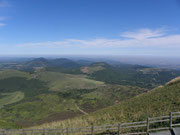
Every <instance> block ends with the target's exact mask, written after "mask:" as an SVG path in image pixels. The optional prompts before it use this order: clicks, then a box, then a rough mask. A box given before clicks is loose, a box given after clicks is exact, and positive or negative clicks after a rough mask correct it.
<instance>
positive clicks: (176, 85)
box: [39, 81, 180, 128]
mask: <svg viewBox="0 0 180 135" xmlns="http://www.w3.org/2000/svg"><path fill="white" fill-rule="evenodd" d="M179 96H180V82H179V81H175V82H173V83H171V84H168V85H166V86H164V87H159V88H156V89H154V90H152V91H150V92H148V93H145V94H142V95H139V96H137V97H135V98H132V99H129V100H126V101H123V102H120V103H119V104H117V105H114V106H112V107H108V108H105V109H102V110H99V111H97V112H94V113H91V114H90V115H88V116H82V117H78V118H74V119H71V120H65V121H60V122H54V123H49V124H44V125H41V126H39V128H43V127H46V128H56V127H67V126H68V127H80V126H82V127H84V126H89V125H90V124H91V123H92V122H93V123H94V124H95V125H102V124H112V123H116V122H130V121H139V120H144V119H145V118H147V117H148V116H149V117H154V116H161V115H168V114H169V112H171V111H180V98H179Z"/></svg>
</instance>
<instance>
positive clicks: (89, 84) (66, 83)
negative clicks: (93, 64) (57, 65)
mask: <svg viewBox="0 0 180 135" xmlns="http://www.w3.org/2000/svg"><path fill="white" fill-rule="evenodd" d="M37 78H38V79H40V80H42V81H45V82H48V85H49V88H50V90H53V91H61V90H69V89H93V88H97V87H99V86H101V85H103V84H104V83H103V82H100V81H95V80H91V79H87V77H86V76H85V75H70V74H64V73H57V72H40V73H38V74H37Z"/></svg>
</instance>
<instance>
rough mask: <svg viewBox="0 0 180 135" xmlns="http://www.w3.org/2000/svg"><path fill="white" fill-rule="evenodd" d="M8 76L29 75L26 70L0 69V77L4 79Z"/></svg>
mask: <svg viewBox="0 0 180 135" xmlns="http://www.w3.org/2000/svg"><path fill="white" fill-rule="evenodd" d="M10 77H25V78H29V77H30V75H29V73H27V72H22V71H17V70H10V69H9V70H2V71H0V79H6V78H10Z"/></svg>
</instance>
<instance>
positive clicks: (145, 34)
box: [121, 29, 165, 40]
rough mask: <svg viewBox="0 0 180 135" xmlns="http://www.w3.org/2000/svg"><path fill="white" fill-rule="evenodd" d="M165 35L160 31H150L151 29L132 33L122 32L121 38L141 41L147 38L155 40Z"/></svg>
mask: <svg viewBox="0 0 180 135" xmlns="http://www.w3.org/2000/svg"><path fill="white" fill-rule="evenodd" d="M164 34H165V33H164V31H162V30H161V29H156V30H151V29H139V30H137V31H134V32H124V33H122V34H121V37H125V38H132V39H137V40H143V39H147V38H155V37H160V36H163V35H164Z"/></svg>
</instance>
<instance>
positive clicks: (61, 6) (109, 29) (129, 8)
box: [0, 0, 180, 57]
mask: <svg viewBox="0 0 180 135" xmlns="http://www.w3.org/2000/svg"><path fill="white" fill-rule="evenodd" d="M0 55H147V56H167V57H170V56H178V57H179V56H180V0H0Z"/></svg>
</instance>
